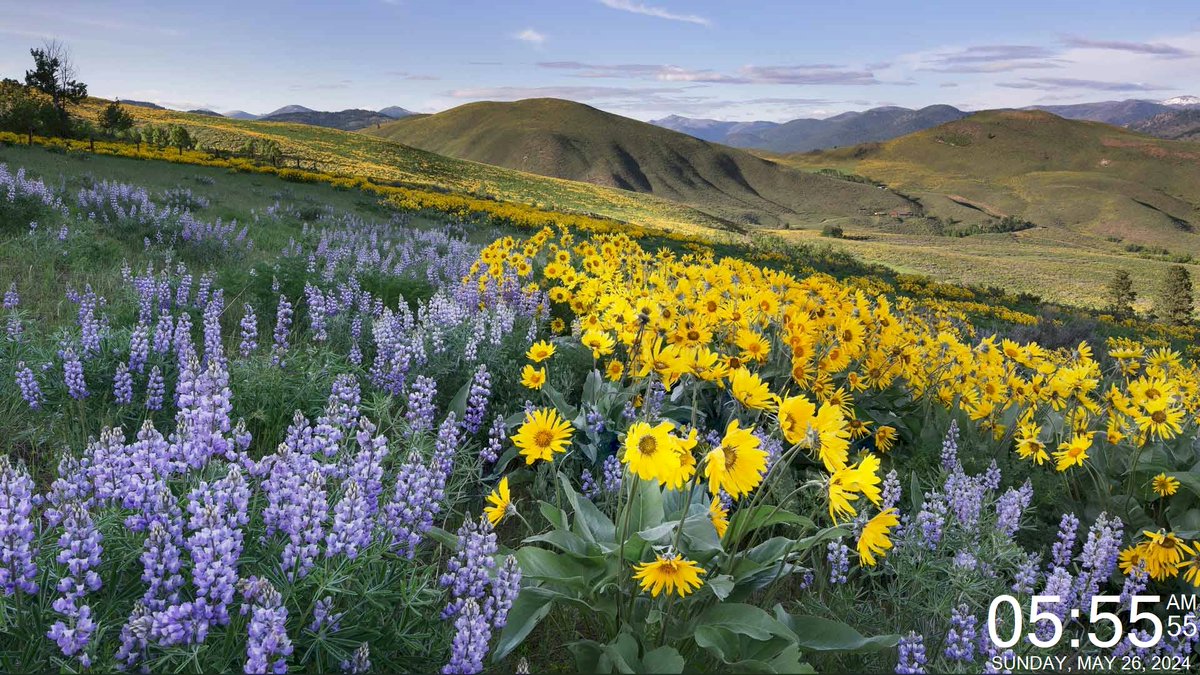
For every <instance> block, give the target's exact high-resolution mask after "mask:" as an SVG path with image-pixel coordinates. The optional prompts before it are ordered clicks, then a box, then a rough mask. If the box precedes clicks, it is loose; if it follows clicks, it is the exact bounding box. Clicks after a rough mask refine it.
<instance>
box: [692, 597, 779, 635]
mask: <svg viewBox="0 0 1200 675" xmlns="http://www.w3.org/2000/svg"><path fill="white" fill-rule="evenodd" d="M696 624H697V625H698V626H701V627H704V626H707V627H711V628H719V629H722V630H727V631H729V632H730V633H733V634H735V635H745V636H746V637H749V638H753V639H755V640H768V639H770V638H772V637H777V636H785V637H790V636H791V631H789V630H788V628H787V626H785V625H784V624H782V623H780V622H779V621H777V620H776V619H774V618H772V617H771V615H770V614H767V613H766V612H765V611H763V610H762V609H760V608H758V607H755V606H754V605H745V604H741V603H737V602H722V603H720V604H716V605H713V606H712V607H709V608H708V609H707V610H705V611H704V612H703V613H701V614H700V616H699V617H698V618H697V619H696ZM698 631H699V628H697V632H698Z"/></svg>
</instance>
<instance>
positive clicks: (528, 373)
mask: <svg viewBox="0 0 1200 675" xmlns="http://www.w3.org/2000/svg"><path fill="white" fill-rule="evenodd" d="M521 384H522V385H524V386H525V387H527V388H529V389H534V390H537V389H541V388H542V385H544V384H546V369H545V368H534V367H533V366H531V365H529V364H525V367H524V368H522V369H521Z"/></svg>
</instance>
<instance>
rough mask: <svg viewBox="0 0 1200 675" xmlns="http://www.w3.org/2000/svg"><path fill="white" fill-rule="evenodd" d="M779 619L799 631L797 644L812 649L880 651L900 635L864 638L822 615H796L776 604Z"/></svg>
mask: <svg viewBox="0 0 1200 675" xmlns="http://www.w3.org/2000/svg"><path fill="white" fill-rule="evenodd" d="M775 618H777V619H778V620H779V622H780V623H782V624H783V625H785V626H787V627H788V628H789V629H791V631H792V632H793V633H795V634H796V638H797V639H796V644H798V645H799V646H800V649H803V650H806V651H810V652H853V653H862V652H876V651H879V650H881V649H889V648H891V647H895V646H896V644H897V643H898V642H899V641H900V636H899V635H878V636H875V637H863V635H862V634H861V633H859V632H858V631H856V630H854V628H852V627H850V626H848V625H846V624H844V623H842V622H841V621H834V620H833V619H825V618H822V617H819V616H795V615H792V614H788V613H787V612H785V611H784V609H783V606H782V605H775Z"/></svg>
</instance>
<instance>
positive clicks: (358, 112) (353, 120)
mask: <svg viewBox="0 0 1200 675" xmlns="http://www.w3.org/2000/svg"><path fill="white" fill-rule="evenodd" d="M192 112H195V113H198V114H201V115H204V114H216V113H211V112H210V111H198V110H193V111H192ZM413 114H415V113H413V112H411V111H409V110H405V109H404V108H401V107H400V106H396V105H393V106H388V107H386V108H384V109H382V110H378V111H376V110H364V109H362V108H349V109H347V110H336V111H332V112H329V111H322V110H313V109H312V108H308V107H305V106H302V105H285V106H283V107H282V108H279V109H277V110H272V111H271V112H269V113H267V114H265V115H255V114H253V113H248V112H246V111H244V110H231V111H229V112H227V113H225V115H224V116H225V117H230V118H233V119H238V120H262V121H264V122H293V123H296V124H310V125H312V126H318V127H329V128H331V129H341V130H342V131H358V130H359V129H366V128H368V127H373V126H378V125H380V124H385V123H387V122H392V121H395V120H398V119H400V118H401V117H407V116H409V115H413Z"/></svg>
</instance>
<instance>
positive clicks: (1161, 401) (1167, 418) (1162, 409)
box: [1133, 398, 1183, 441]
mask: <svg viewBox="0 0 1200 675" xmlns="http://www.w3.org/2000/svg"><path fill="white" fill-rule="evenodd" d="M1145 409H1146V412H1145V414H1138V415H1135V416H1134V418H1133V419H1134V421H1135V422H1137V425H1138V428H1139V429H1141V430H1142V432H1143V433H1146V434H1149V435H1151V436H1158V437H1159V438H1161V439H1163V440H1164V441H1165V440H1168V439H1171V438H1175V436H1177V435H1179V434H1180V433H1182V432H1183V427H1182V426H1180V424H1179V423H1180V422H1182V421H1183V410H1182V409H1180V408H1176V407H1174V406H1172V405H1170V403H1169V402H1168V400H1167V399H1165V398H1158V399H1153V400H1147V402H1146V403H1145Z"/></svg>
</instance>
